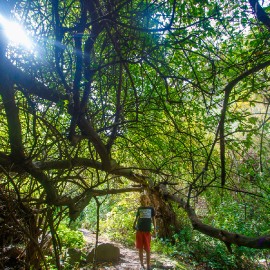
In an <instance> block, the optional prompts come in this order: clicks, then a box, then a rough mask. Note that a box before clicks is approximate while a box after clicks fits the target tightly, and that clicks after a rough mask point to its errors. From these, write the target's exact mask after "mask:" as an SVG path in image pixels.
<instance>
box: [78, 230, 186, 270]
mask: <svg viewBox="0 0 270 270" xmlns="http://www.w3.org/2000/svg"><path fill="white" fill-rule="evenodd" d="M80 231H81V232H82V233H83V234H84V237H85V240H86V241H87V242H88V243H95V237H96V236H95V234H93V233H91V232H89V231H87V230H84V229H81V230H80ZM98 243H99V244H102V243H112V244H114V245H115V246H118V247H119V248H120V261H119V262H118V263H117V264H109V263H107V264H102V265H99V266H98V268H97V269H98V270H105V269H106V270H139V269H140V263H139V257H138V252H137V250H136V249H135V248H134V249H132V248H127V247H125V246H123V245H121V244H119V243H115V242H112V241H111V240H109V239H107V238H105V237H99V241H98ZM151 264H152V269H153V270H165V269H171V270H173V269H188V268H179V266H177V267H176V264H177V263H176V262H175V261H173V260H172V259H171V258H168V257H166V256H163V255H160V254H154V253H153V254H152V255H151ZM90 269H92V268H89V267H88V268H87V267H86V268H81V270H90Z"/></svg>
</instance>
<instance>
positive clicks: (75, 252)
mask: <svg viewBox="0 0 270 270" xmlns="http://www.w3.org/2000/svg"><path fill="white" fill-rule="evenodd" d="M68 256H69V258H68V261H69V263H70V264H72V265H74V264H75V263H80V261H81V256H82V252H81V250H80V249H76V248H69V249H68Z"/></svg>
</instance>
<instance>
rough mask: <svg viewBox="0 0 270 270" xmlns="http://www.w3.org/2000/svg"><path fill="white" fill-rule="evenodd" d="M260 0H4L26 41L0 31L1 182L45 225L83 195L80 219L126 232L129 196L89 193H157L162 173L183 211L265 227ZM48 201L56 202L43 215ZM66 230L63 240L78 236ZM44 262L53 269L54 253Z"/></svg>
mask: <svg viewBox="0 0 270 270" xmlns="http://www.w3.org/2000/svg"><path fill="white" fill-rule="evenodd" d="M253 2H256V3H257V4H256V9H254V8H253V6H252V3H253ZM263 2H264V1H259V2H257V1H249V2H248V3H247V1H244V0H239V1H228V0H222V1H197V0H192V1H184V0H179V1H178V0H177V1H176V0H170V1H163V0H161V1H155V0H150V1H141V0H131V1H125V0H109V1H108V0H93V1H87V0H74V1H71V0H67V1H43V0H37V1H27V0H22V1H17V0H14V1H9V0H3V1H2V2H1V5H0V15H1V16H0V23H1V26H0V28H1V29H3V28H5V27H6V26H5V25H2V24H3V23H4V21H5V20H4V19H2V16H3V17H5V18H6V19H7V20H19V23H20V25H23V26H24V28H25V29H26V30H27V33H28V34H29V36H30V37H31V39H32V41H33V42H32V43H33V44H32V46H33V47H32V48H31V49H30V50H28V51H27V48H25V47H23V46H18V45H17V44H15V43H12V42H10V40H9V37H10V35H11V33H9V35H7V36H6V35H5V31H0V82H1V83H0V119H1V123H2V125H1V127H0V138H1V140H0V149H1V152H0V170H1V180H0V184H1V186H4V187H6V186H7V187H8V188H9V189H10V190H12V191H13V192H14V193H15V194H16V196H17V198H18V202H19V204H21V205H22V206H23V205H24V204H27V205H30V206H31V207H30V212H31V214H32V215H33V216H34V219H35V220H36V224H35V225H37V226H38V227H40V228H50V229H48V231H49V230H51V231H52V232H53V228H55V227H57V225H58V222H59V221H60V220H62V219H64V218H65V216H66V215H67V214H68V215H69V218H70V219H71V220H76V219H78V218H80V215H81V213H83V211H84V209H87V208H86V207H87V206H88V205H90V206H89V207H90V210H89V208H88V209H87V210H86V211H85V214H86V215H88V216H89V220H88V225H87V226H89V228H92V227H95V225H96V224H95V217H96V216H98V214H101V218H105V215H106V213H111V215H113V216H115V217H116V218H113V219H109V218H108V219H107V220H106V222H108V223H109V224H110V228H112V229H111V231H110V233H111V234H112V235H114V237H116V238H119V237H120V236H121V235H122V234H125V235H126V236H127V237H126V238H127V241H128V242H130V243H131V234H132V233H131V232H130V230H129V229H128V228H129V227H130V224H131V222H132V221H131V220H132V217H131V215H128V216H124V215H123V213H124V212H130V211H132V210H135V209H133V207H132V208H131V209H132V210H131V209H129V206H128V205H127V204H126V200H129V198H132V196H131V197H129V195H125V196H127V198H125V199H123V200H122V199H121V200H118V201H117V200H115V201H117V203H118V204H116V203H115V202H114V199H113V200H109V201H108V203H106V202H104V204H103V203H100V204H99V202H102V199H100V198H102V197H103V196H105V197H106V195H107V196H108V195H109V194H121V193H126V194H131V193H130V192H133V191H134V192H135V191H136V192H139V191H141V190H142V188H143V189H145V190H148V191H149V192H152V193H155V194H158V195H159V198H160V200H163V197H162V194H161V192H160V190H159V188H160V186H161V185H163V184H165V185H166V186H167V189H168V190H169V192H170V194H172V195H177V196H180V197H181V199H182V202H186V204H185V203H183V204H182V205H181V207H183V209H185V210H186V209H187V208H186V207H185V206H187V205H194V206H195V207H196V206H197V202H198V201H199V202H200V201H205V204H206V205H207V207H208V209H209V212H207V211H206V213H204V214H209V216H208V217H206V215H202V217H204V218H205V219H204V220H205V221H206V222H208V223H210V222H211V220H212V219H213V224H212V225H215V226H220V227H223V228H228V229H232V230H239V232H242V233H245V234H246V235H257V234H259V233H260V232H262V231H263V232H265V231H266V230H267V228H266V226H265V223H264V221H263V217H264V212H266V211H268V208H269V205H268V199H269V190H270V189H269V158H268V153H269V143H268V142H269V139H270V138H269V119H270V118H269V93H268V89H269V65H270V57H269V56H270V54H269V25H270V24H267V23H269V16H268V14H267V13H264V11H268V10H269V7H266V8H265V9H264V7H261V6H260V5H259V4H263ZM258 7H261V9H259V8H258ZM258 11H260V12H262V14H263V15H264V16H258V15H260V14H254V13H256V12H258ZM261 18H264V20H262V19H261ZM21 45H22V44H21ZM134 185H135V187H134ZM227 191H228V192H227ZM159 192H160V193H159ZM221 193H224V194H225V195H224V196H225V197H224V202H226V204H222V201H221V199H220V198H219V195H220V194H221ZM134 196H136V195H134ZM132 200H133V198H132ZM94 202H96V204H95V203H94ZM204 206H205V205H204ZM51 207H58V208H59V209H60V210H59V212H55V213H53V215H54V216H52V214H51V213H50V209H51ZM98 207H100V208H101V210H100V209H99V210H100V212H99V211H94V210H96V209H97V208H98ZM134 207H135V206H134ZM255 207H256V208H255ZM102 208H103V209H102ZM244 209H247V210H248V212H250V211H251V212H252V211H253V212H254V209H256V213H254V215H253V216H252V215H250V214H249V213H248V212H246V213H247V214H246V213H245V214H243V213H244ZM204 210H205V208H204ZM87 211H89V212H88V213H87ZM216 211H219V212H220V214H216ZM97 212H98V213H97ZM175 212H177V211H175ZM43 213H46V215H45V216H44V218H42V217H43V216H42V215H43ZM185 218H188V215H186V216H185ZM268 219H269V217H268V216H267V217H266V220H267V221H268ZM112 220H114V224H112ZM164 220H166V217H164ZM243 221H245V225H243V226H242V225H241V224H242V222H243ZM25 223H26V221H25ZM255 223H257V224H258V226H257V225H256V226H255V225H254V224H255ZM103 224H105V222H104V223H103ZM102 226H104V227H105V225H102ZM241 226H242V227H241ZM25 227H27V226H25ZM92 229H93V230H95V228H92ZM44 230H45V229H44ZM65 230H66V228H62V227H60V231H59V233H60V235H61V237H62V238H63V239H62V241H63V243H64V244H65V243H66V244H68V245H75V243H74V242H75V239H76V237H77V236H76V235H73V233H72V232H68V235H69V236H70V239H65V235H64V234H62V233H63V231H65ZM37 231H38V230H37ZM172 232H173V233H174V230H172ZM26 235H27V237H29V236H30V237H29V238H30V239H36V235H33V233H31V230H30V231H29V232H28V233H26ZM68 238H69V237H68ZM69 241H70V242H69ZM33 243H35V241H33ZM79 243H80V241H79ZM56 245H57V241H54V248H55V250H57V247H56ZM218 254H222V249H221V248H220V249H218V251H217V253H216V255H217V256H216V258H217V259H218V258H219V256H218ZM37 256H38V257H39V258H38V259H39V260H42V252H40V254H38V255H37ZM207 258H208V257H207ZM39 260H34V259H33V258H31V256H29V257H28V258H27V259H26V261H27V262H26V264H30V265H33V264H35V263H36V261H39ZM224 260H225V258H224ZM231 260H232V259H231V257H228V261H227V262H226V263H227V264H228V265H230V263H231ZM55 263H56V266H57V267H58V268H60V260H59V258H57V254H56V262H55ZM218 263H219V262H217V264H218ZM213 266H215V265H213ZM215 267H217V266H215ZM37 268H38V265H37Z"/></svg>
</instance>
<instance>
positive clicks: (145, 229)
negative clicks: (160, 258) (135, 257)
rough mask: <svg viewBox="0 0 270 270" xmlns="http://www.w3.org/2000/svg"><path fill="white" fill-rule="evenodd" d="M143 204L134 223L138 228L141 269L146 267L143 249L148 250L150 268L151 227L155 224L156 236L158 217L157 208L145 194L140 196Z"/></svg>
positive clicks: (148, 268) (148, 265)
mask: <svg viewBox="0 0 270 270" xmlns="http://www.w3.org/2000/svg"><path fill="white" fill-rule="evenodd" d="M140 203H141V206H140V207H139V208H138V209H137V214H136V218H135V221H134V224H133V228H134V230H136V248H137V249H138V250H139V259H140V263H141V269H145V268H144V263H143V250H145V252H146V264H147V268H146V269H147V270H150V269H151V268H150V244H151V227H152V223H153V225H154V236H156V219H155V210H154V208H153V207H151V206H150V199H149V197H148V196H147V195H145V194H143V195H141V197H140Z"/></svg>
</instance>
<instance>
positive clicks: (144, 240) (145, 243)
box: [136, 231, 151, 251]
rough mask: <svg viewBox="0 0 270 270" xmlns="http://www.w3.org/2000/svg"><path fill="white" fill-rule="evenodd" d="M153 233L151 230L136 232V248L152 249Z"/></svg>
mask: <svg viewBox="0 0 270 270" xmlns="http://www.w3.org/2000/svg"><path fill="white" fill-rule="evenodd" d="M150 243H151V233H150V232H142V231H137V232H136V248H138V249H144V250H145V251H150Z"/></svg>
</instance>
